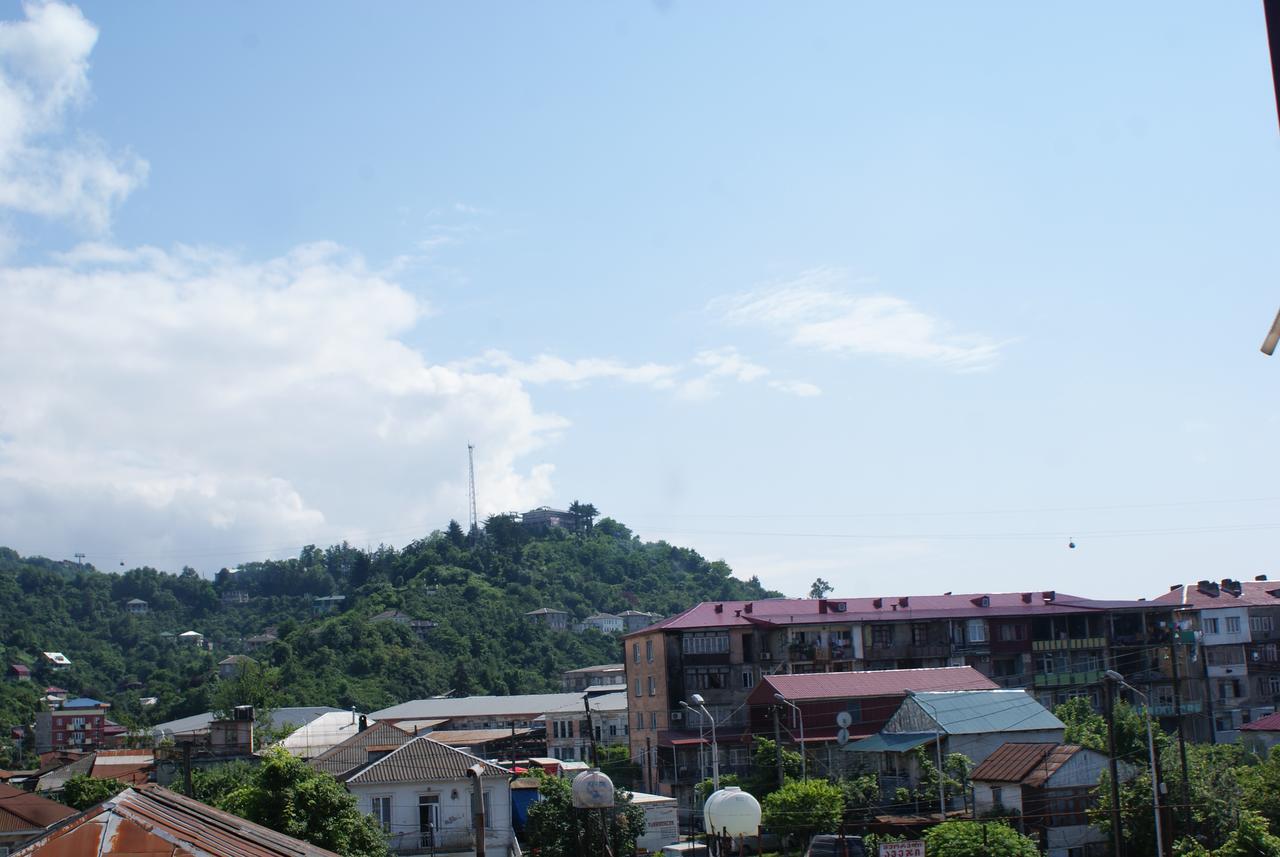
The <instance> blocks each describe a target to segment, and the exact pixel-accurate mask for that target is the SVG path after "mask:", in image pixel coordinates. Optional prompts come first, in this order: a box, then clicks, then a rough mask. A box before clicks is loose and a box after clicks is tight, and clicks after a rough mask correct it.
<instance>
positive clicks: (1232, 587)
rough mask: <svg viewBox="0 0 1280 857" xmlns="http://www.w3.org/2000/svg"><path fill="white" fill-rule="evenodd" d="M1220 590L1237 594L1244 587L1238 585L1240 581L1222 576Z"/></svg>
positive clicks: (1242, 590)
mask: <svg viewBox="0 0 1280 857" xmlns="http://www.w3.org/2000/svg"><path fill="white" fill-rule="evenodd" d="M1222 591H1223V592H1230V593H1231V594H1232V595H1239V594H1240V593H1242V592H1244V587H1243V586H1241V585H1240V581H1238V580H1232V579H1231V578H1229V577H1224V578H1223V579H1222Z"/></svg>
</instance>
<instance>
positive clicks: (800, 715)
mask: <svg viewBox="0 0 1280 857" xmlns="http://www.w3.org/2000/svg"><path fill="white" fill-rule="evenodd" d="M773 698H774V699H776V700H778V702H781V703H782V704H783V705H785V706H787V708H790V709H791V710H792V711H794V712H795V713H796V720H799V721H800V776H801V778H802V779H803V780H804V781H805V782H806V783H807V782H809V762H808V757H807V756H806V755H805V752H804V712H803V711H801V710H800V706H798V705H796V704H795V703H794V702H792V701H791V700H789V699H787V698H786V697H785V696H783V695H782V694H780V693H775V694H774V695H773Z"/></svg>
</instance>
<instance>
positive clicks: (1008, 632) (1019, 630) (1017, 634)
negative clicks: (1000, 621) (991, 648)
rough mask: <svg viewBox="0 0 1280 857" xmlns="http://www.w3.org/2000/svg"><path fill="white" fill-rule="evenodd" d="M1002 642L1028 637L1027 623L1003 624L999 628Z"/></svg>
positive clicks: (1011, 641)
mask: <svg viewBox="0 0 1280 857" xmlns="http://www.w3.org/2000/svg"><path fill="white" fill-rule="evenodd" d="M999 635H1000V642H1002V643H1013V642H1017V641H1019V640H1025V639H1026V638H1027V626H1026V625H1001V626H1000V629H999Z"/></svg>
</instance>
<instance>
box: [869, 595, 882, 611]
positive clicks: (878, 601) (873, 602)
mask: <svg viewBox="0 0 1280 857" xmlns="http://www.w3.org/2000/svg"><path fill="white" fill-rule="evenodd" d="M871 606H872V607H874V608H876V609H877V610H879V609H880V608H881V607H883V606H884V599H883V598H873V599H872V600H871Z"/></svg>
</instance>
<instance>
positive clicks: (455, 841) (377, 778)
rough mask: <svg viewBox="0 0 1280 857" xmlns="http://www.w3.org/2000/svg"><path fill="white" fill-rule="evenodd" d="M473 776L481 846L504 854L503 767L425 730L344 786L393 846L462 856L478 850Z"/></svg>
mask: <svg viewBox="0 0 1280 857" xmlns="http://www.w3.org/2000/svg"><path fill="white" fill-rule="evenodd" d="M473 771H474V773H473ZM477 776H478V780H479V785H480V789H481V799H482V801H483V810H484V853H485V854H486V855H487V857H507V855H508V853H509V851H510V849H511V846H512V843H513V841H514V839H513V834H512V829H511V776H512V774H511V771H509V770H507V769H506V768H500V767H498V766H497V765H493V764H490V763H489V762H486V761H484V760H483V759H480V758H478V757H476V756H472V755H471V754H469V753H464V752H462V751H461V750H456V749H454V748H453V747H449V746H446V745H445V744H441V743H440V742H439V741H433V740H432V739H431V738H429V737H426V736H423V737H419V738H414V739H413V740H411V741H408V742H407V743H404V744H402V745H400V746H399V747H397V748H395V749H394V750H392V751H391V752H389V753H387V754H386V755H385V756H382V757H381V758H378V759H376V760H374V761H372V762H370V763H369V764H368V765H366V766H365V767H364V768H363V769H362V770H360V771H358V772H357V773H355V774H353V775H352V776H350V777H348V778H347V781H346V785H347V789H348V790H349V791H350V792H351V793H352V794H353V795H355V797H356V805H357V806H358V807H359V809H360V811H361V812H364V813H367V814H369V815H371V816H373V817H374V819H375V820H377V821H378V823H379V824H381V825H382V827H383V829H384V830H386V831H387V833H388V839H389V844H390V846H391V848H392V850H393V851H397V852H399V853H431V854H441V855H443V854H460V855H461V854H475V853H476V851H477V850H478V849H477V847H476V841H475V833H474V830H473V825H472V807H473V793H474V786H475V784H476V779H477Z"/></svg>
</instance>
